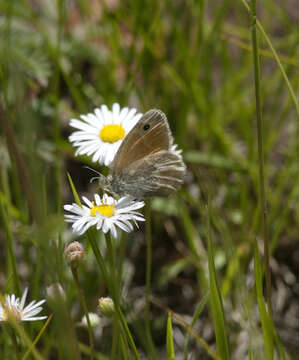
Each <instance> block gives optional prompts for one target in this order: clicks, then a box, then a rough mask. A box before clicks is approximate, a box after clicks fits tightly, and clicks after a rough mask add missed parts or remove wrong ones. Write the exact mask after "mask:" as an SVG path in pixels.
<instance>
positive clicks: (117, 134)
mask: <svg viewBox="0 0 299 360" xmlns="http://www.w3.org/2000/svg"><path fill="white" fill-rule="evenodd" d="M141 117H142V114H136V109H134V108H132V109H129V108H128V107H124V108H122V109H120V106H119V104H117V103H115V104H113V106H112V110H109V109H108V107H107V106H106V105H102V106H101V108H100V109H98V108H97V109H95V110H94V113H93V114H91V113H89V114H87V115H80V118H81V120H77V119H71V121H70V125H71V126H72V127H74V128H76V129H79V131H75V132H73V133H72V135H71V136H70V137H69V140H70V141H71V142H72V143H73V146H75V147H78V149H77V150H76V152H75V155H83V154H86V155H88V156H91V155H93V156H92V161H93V162H99V163H100V164H104V165H106V166H109V165H110V164H111V162H112V161H113V159H114V156H115V154H116V153H117V150H118V148H119V147H120V145H121V143H122V140H123V138H124V137H125V136H126V135H127V134H128V133H129V132H130V131H131V130H132V128H133V127H134V126H135V125H136V124H137V122H138V120H139V119H140V118H141Z"/></svg>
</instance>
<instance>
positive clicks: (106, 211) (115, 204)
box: [64, 194, 145, 238]
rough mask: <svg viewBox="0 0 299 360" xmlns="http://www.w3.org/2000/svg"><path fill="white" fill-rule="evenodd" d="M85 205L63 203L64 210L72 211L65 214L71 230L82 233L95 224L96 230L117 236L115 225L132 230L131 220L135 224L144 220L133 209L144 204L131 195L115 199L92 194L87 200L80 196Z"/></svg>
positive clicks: (127, 230) (128, 230) (105, 195)
mask: <svg viewBox="0 0 299 360" xmlns="http://www.w3.org/2000/svg"><path fill="white" fill-rule="evenodd" d="M82 199H83V201H84V203H85V205H84V204H83V205H82V207H80V206H79V205H77V204H75V203H73V204H72V205H64V210H66V211H69V212H71V213H73V215H65V220H66V221H67V222H71V223H73V225H72V228H73V232H75V233H77V234H79V235H82V234H83V233H84V232H85V231H86V230H87V229H89V228H90V227H91V226H96V228H97V230H100V229H101V230H102V231H103V232H104V233H105V234H106V233H107V232H108V231H109V230H110V232H111V234H112V236H113V237H114V238H116V237H117V227H118V228H120V229H121V230H124V231H126V232H131V231H133V225H132V223H131V222H130V221H133V222H134V223H135V225H136V226H138V225H137V221H144V220H145V219H144V217H143V215H142V214H140V213H139V212H137V211H135V210H137V209H140V208H142V207H143V206H144V202H143V201H136V200H132V197H128V196H125V197H122V198H120V199H119V200H115V199H114V198H113V197H111V196H108V195H107V194H104V195H103V197H102V199H101V198H100V196H99V195H98V194H95V195H94V201H92V202H91V201H89V200H88V199H87V198H86V197H84V196H83V197H82Z"/></svg>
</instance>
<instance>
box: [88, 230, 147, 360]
mask: <svg viewBox="0 0 299 360" xmlns="http://www.w3.org/2000/svg"><path fill="white" fill-rule="evenodd" d="M88 240H89V242H90V245H91V247H92V250H93V252H94V255H95V257H96V260H97V262H98V264H99V266H100V269H101V272H102V274H103V277H104V280H105V282H106V284H107V287H108V289H109V292H110V294H111V297H112V300H113V302H114V306H115V311H116V313H117V315H118V318H119V320H120V322H121V324H122V327H123V329H124V332H125V334H126V336H127V339H128V341H129V344H130V346H131V349H132V351H133V353H134V356H135V358H136V359H137V360H140V356H139V354H138V352H137V348H136V345H135V343H134V340H133V337H132V334H131V332H130V329H129V327H128V324H127V322H126V319H125V317H124V314H123V313H122V311H121V308H120V306H119V304H118V302H117V300H116V299H115V298H114V294H113V288H112V287H111V285H110V282H109V278H108V272H107V269H106V265H105V261H104V259H103V257H102V254H101V252H100V250H99V248H98V245H97V242H96V238H95V234H94V232H93V231H92V229H90V231H88ZM108 244H109V245H108ZM110 245H111V246H112V244H111V239H110V242H109V241H108V242H107V248H108V252H109V251H111V247H110ZM109 248H110V250H109ZM112 254H113V253H112Z"/></svg>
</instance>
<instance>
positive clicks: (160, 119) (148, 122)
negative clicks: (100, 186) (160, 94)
mask: <svg viewBox="0 0 299 360" xmlns="http://www.w3.org/2000/svg"><path fill="white" fill-rule="evenodd" d="M172 143H173V139H172V135H171V132H170V129H169V125H168V122H167V118H166V115H165V114H164V113H163V112H162V111H161V110H157V109H152V110H149V111H148V112H147V113H145V114H144V115H143V116H142V118H141V119H140V120H139V121H138V123H137V124H136V125H135V126H134V128H133V129H132V130H131V131H130V132H129V134H128V135H127V136H126V137H125V138H124V141H123V142H122V144H121V146H120V148H119V149H118V152H117V153H116V155H115V158H114V161H113V162H112V164H111V166H110V168H111V173H112V174H113V173H115V172H121V171H122V170H123V169H125V168H127V167H128V166H129V165H130V164H132V163H133V162H135V161H138V160H140V159H142V158H144V157H145V156H148V155H150V154H154V153H156V152H159V151H161V150H168V149H170V147H171V145H172Z"/></svg>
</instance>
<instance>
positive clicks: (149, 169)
mask: <svg viewBox="0 0 299 360" xmlns="http://www.w3.org/2000/svg"><path fill="white" fill-rule="evenodd" d="M185 172H186V168H185V164H184V162H183V160H182V158H181V156H180V155H178V154H177V153H175V152H174V151H172V150H161V151H159V152H156V153H153V154H150V155H148V156H146V157H145V158H143V159H140V160H137V161H135V162H133V163H132V164H131V165H129V166H128V167H127V168H126V171H125V172H121V173H118V174H117V175H115V176H114V177H113V182H112V187H113V189H114V190H115V192H116V193H119V194H121V195H124V194H128V195H131V196H133V197H135V198H140V199H142V198H145V197H150V196H167V195H169V194H170V193H172V192H174V191H176V190H177V189H178V187H179V186H180V185H181V184H182V182H183V178H184V175H185Z"/></svg>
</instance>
